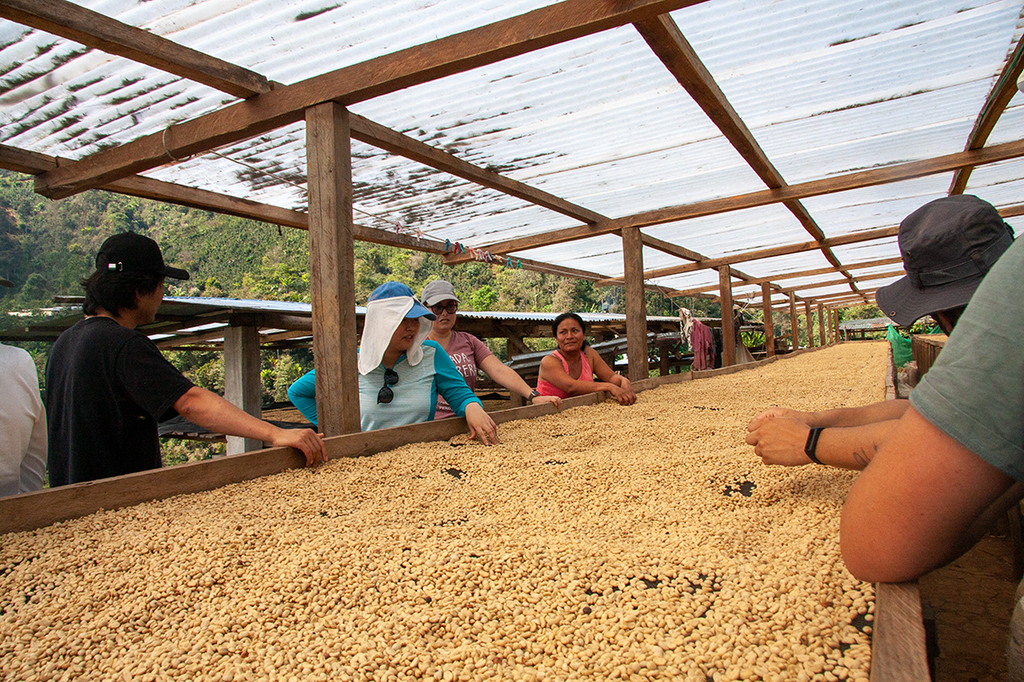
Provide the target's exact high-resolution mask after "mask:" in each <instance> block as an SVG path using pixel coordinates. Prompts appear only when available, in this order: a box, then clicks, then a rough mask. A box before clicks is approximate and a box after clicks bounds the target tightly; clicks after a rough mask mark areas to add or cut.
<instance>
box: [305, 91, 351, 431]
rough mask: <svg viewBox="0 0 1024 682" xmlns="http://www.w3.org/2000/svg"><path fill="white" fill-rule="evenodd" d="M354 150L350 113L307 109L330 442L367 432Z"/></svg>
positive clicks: (320, 380)
mask: <svg viewBox="0 0 1024 682" xmlns="http://www.w3.org/2000/svg"><path fill="white" fill-rule="evenodd" d="M351 146H352V140H351V129H350V127H349V114H348V111H347V110H346V109H345V108H344V107H343V106H341V105H340V104H337V103H336V102H325V103H323V104H318V105H316V106H314V107H310V108H309V109H307V110H306V157H307V173H308V179H307V186H308V188H309V270H310V294H311V299H312V304H313V361H314V365H315V366H316V403H317V421H318V423H319V427H320V432H321V433H323V434H324V435H326V436H337V435H341V434H343V433H355V432H357V431H359V430H360V428H359V421H360V420H359V370H358V365H357V355H356V349H357V343H356V301H355V255H354V251H353V248H352V244H353V238H352V227H353V220H352V158H351V152H352V150H351Z"/></svg>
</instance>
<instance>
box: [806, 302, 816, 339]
mask: <svg viewBox="0 0 1024 682" xmlns="http://www.w3.org/2000/svg"><path fill="white" fill-rule="evenodd" d="M804 324H806V325H807V347H808V348H814V316H813V315H811V302H810V301H804Z"/></svg>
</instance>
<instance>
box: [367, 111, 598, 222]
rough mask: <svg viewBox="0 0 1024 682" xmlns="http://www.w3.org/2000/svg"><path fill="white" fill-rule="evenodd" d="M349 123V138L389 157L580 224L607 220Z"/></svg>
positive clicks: (405, 139) (385, 131)
mask: <svg viewBox="0 0 1024 682" xmlns="http://www.w3.org/2000/svg"><path fill="white" fill-rule="evenodd" d="M350 120H351V122H352V123H351V125H352V137H354V138H356V139H357V140H359V141H361V142H365V143H367V144H371V145H373V146H375V147H379V148H380V149H383V150H385V151H389V152H391V153H392V154H398V155H399V156H404V157H405V158H407V159H410V160H412V161H416V162H418V163H422V164H424V165H426V166H430V167H431V168H434V169H436V170H440V171H444V172H446V173H451V174H452V175H455V176H458V177H460V178H462V179H464V180H469V181H470V182H475V183H476V184H478V185H482V186H484V187H489V188H491V189H495V190H498V191H499V192H503V193H505V194H508V195H509V196H513V197H516V198H519V199H523V200H524V201H528V202H530V203H531V204H536V205H537V206H542V207H544V208H547V209H550V210H552V211H556V212H558V213H561V214H563V215H567V216H569V217H570V218H575V219H576V220H579V221H580V222H582V223H596V222H599V221H602V220H607V219H608V218H606V217H605V216H603V215H601V214H600V213H595V212H594V211H591V210H588V209H586V208H583V207H582V206H577V205H576V204H574V203H572V202H570V201H566V200H565V199H562V198H561V197H556V196H555V195H553V194H550V193H548V192H545V191H543V190H539V189H536V188H535V187H530V186H529V185H527V184H525V183H522V182H519V181H518V180H513V179H511V178H507V177H505V176H503V175H500V174H498V173H495V172H494V171H490V170H487V169H484V168H480V167H479V166H475V165H473V164H471V163H469V162H468V161H463V160H462V159H460V158H459V157H457V156H455V155H454V154H449V153H448V152H446V151H442V150H440V149H438V148H437V147H431V146H430V145H429V144H424V143H423V142H420V141H419V140H416V139H413V138H411V137H409V136H408V135H403V134H402V133H400V132H398V131H395V130H392V129H391V128H387V127H385V126H382V125H380V124H379V123H374V122H373V121H371V120H369V119H367V118H364V117H362V116H358V115H356V114H350Z"/></svg>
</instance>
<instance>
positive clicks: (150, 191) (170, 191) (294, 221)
mask: <svg viewBox="0 0 1024 682" xmlns="http://www.w3.org/2000/svg"><path fill="white" fill-rule="evenodd" d="M0 1H2V0H0ZM57 165H58V162H57V159H56V158H54V157H52V156H47V155H46V154H37V153H35V152H28V151H24V150H21V149H17V148H15V147H10V146H8V145H3V144H0V168H5V169H7V170H12V171H15V172H18V173H25V174H26V175H38V174H40V173H45V172H46V171H47V170H50V169H53V168H56V167H57ZM100 189H102V190H105V191H108V192H115V193H117V194H126V195H129V196H135V197H140V198H143V199H154V200H156V201H164V202H167V203H171V204H177V205H179V206H189V207H191V208H198V209H202V210H206V211H215V212H217V213H222V214H224V215H233V216H238V217H240V218H250V219H252V220H259V221H261V222H265V223H270V224H272V225H281V226H283V227H292V228H296V229H300V230H308V229H309V215H308V214H306V213H303V212H301V211H292V210H289V209H286V208H280V207H278V206H271V205H269V204H261V203H259V202H256V201H250V200H249V199H239V198H237V197H231V196H227V195H224V194H217V193H216V192H210V191H207V190H204V189H196V188H195V187H188V186H186V185H178V184H175V183H173V182H164V181H162V180H154V179H152V178H147V177H143V176H141V175H134V176H131V177H128V178H124V179H123V180H116V181H114V182H112V183H110V184H109V185H104V186H103V187H101V188H100ZM354 234H355V238H356V239H358V240H360V241H364V242H373V243H375V244H385V245H387V246H395V247H398V248H403V249H411V250H413V251H423V252H426V253H437V254H444V253H447V251H446V250H445V244H444V242H442V241H438V240H436V239H429V238H423V237H414V236H412V235H408V234H402V233H395V232H392V231H390V230H380V229H377V228H374V227H366V226H363V225H356V226H355V227H354ZM525 262H531V263H532V262H533V261H524V263H525ZM595 277H600V275H596V273H595Z"/></svg>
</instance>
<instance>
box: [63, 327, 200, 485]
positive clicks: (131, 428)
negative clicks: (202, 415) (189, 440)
mask: <svg viewBox="0 0 1024 682" xmlns="http://www.w3.org/2000/svg"><path fill="white" fill-rule="evenodd" d="M192 386H193V384H192V382H191V381H189V380H188V379H186V378H185V377H184V376H183V375H182V374H181V372H179V371H178V370H176V369H175V368H174V366H173V365H171V363H169V362H167V360H166V359H164V356H163V355H161V354H160V351H159V350H158V349H157V347H156V346H155V345H153V342H152V341H150V340H149V339H148V338H147V337H146V336H145V335H143V334H141V333H140V332H137V331H135V330H134V329H128V328H127V327H122V326H121V325H119V324H118V323H117V322H115V321H114V320H111V319H110V318H106V317H89V318H86V319H84V320H82V321H81V322H78V323H77V324H76V325H75V326H74V327H72V328H71V329H68V330H67V331H66V332H64V333H63V334H61V335H60V338H59V339H57V342H56V343H55V344H54V345H53V349H52V350H51V351H50V357H49V360H48V362H47V365H46V415H47V432H48V435H49V441H50V442H49V453H48V457H47V460H48V462H47V464H48V468H49V474H50V485H51V486H58V485H67V484H68V483H79V482H81V481H92V480H95V479H98V478H108V477H110V476H120V475H122V474H130V473H132V472H135V471H145V470H147V469H156V468H158V467H159V466H160V441H159V438H158V437H157V422H158V421H163V420H165V419H168V418H170V417H173V416H174V415H175V414H177V413H176V412H175V411H174V408H173V405H174V403H175V402H176V401H177V400H178V398H180V397H181V396H183V395H184V394H185V392H186V391H188V390H189V389H190V388H192Z"/></svg>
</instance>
